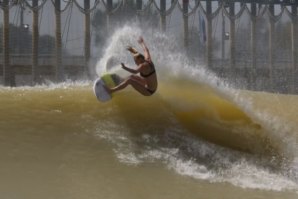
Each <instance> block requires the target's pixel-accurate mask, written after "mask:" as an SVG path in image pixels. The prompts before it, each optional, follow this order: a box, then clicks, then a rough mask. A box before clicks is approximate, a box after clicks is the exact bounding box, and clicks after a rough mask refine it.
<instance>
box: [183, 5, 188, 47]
mask: <svg viewBox="0 0 298 199" xmlns="http://www.w3.org/2000/svg"><path fill="white" fill-rule="evenodd" d="M188 5H189V0H183V26H184V46H185V47H186V48H187V47H188V16H186V14H187V13H188Z"/></svg>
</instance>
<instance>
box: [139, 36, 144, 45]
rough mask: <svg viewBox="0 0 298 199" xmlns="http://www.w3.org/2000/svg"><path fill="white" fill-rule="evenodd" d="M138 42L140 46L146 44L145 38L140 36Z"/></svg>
mask: <svg viewBox="0 0 298 199" xmlns="http://www.w3.org/2000/svg"><path fill="white" fill-rule="evenodd" d="M138 42H139V44H142V43H144V39H143V37H142V36H140V37H139V39H138Z"/></svg>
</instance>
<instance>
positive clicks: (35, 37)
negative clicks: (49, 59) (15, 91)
mask: <svg viewBox="0 0 298 199" xmlns="http://www.w3.org/2000/svg"><path fill="white" fill-rule="evenodd" d="M32 6H33V7H37V6H38V0H33V1H32ZM32 21H33V27H32V83H33V84H34V83H36V82H39V79H38V77H39V74H38V39H39V31H38V10H37V9H34V10H33V19H32Z"/></svg>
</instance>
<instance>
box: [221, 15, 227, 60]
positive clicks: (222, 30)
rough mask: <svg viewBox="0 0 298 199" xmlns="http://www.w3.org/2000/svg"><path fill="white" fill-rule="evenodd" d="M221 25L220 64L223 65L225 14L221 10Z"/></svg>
mask: <svg viewBox="0 0 298 199" xmlns="http://www.w3.org/2000/svg"><path fill="white" fill-rule="evenodd" d="M221 17H222V27H221V64H222V66H224V61H225V43H226V40H225V37H226V36H225V35H226V21H225V15H224V12H223V11H222V15H221Z"/></svg>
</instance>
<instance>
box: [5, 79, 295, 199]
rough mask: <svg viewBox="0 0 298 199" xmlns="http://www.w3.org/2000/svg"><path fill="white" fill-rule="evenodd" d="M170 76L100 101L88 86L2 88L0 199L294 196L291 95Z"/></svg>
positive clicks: (83, 84)
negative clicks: (225, 88)
mask: <svg viewBox="0 0 298 199" xmlns="http://www.w3.org/2000/svg"><path fill="white" fill-rule="evenodd" d="M175 81H176V80H175ZM175 81H174V80H173V81H171V82H170V83H169V82H163V83H161V85H160V90H159V92H158V93H157V94H156V95H155V96H153V97H152V98H150V99H149V98H145V97H142V96H139V95H138V94H136V93H135V92H134V91H133V90H131V89H128V90H126V91H123V92H121V93H118V94H117V95H115V96H114V98H113V100H112V101H110V102H108V103H105V104H102V103H99V102H97V101H96V98H95V97H94V95H93V93H92V89H91V87H92V86H91V85H90V84H89V83H74V84H71V83H69V84H60V85H52V86H40V87H33V88H30V87H28V88H25V87H21V88H15V89H10V88H1V89H0V104H1V106H0V118H1V121H0V122H1V125H0V163H1V164H0V176H1V178H0V194H1V198H4V199H11V198H13V199H24V198H25V199H27V198H28V199H34V198H36V199H37V198H38V199H39V198H44V199H50V198H61V199H68V198H69V199H75V198H78V199H82V198H84V199H92V198H116V199H118V198H119V199H120V198H121V199H123V198H129V199H131V198H163V199H164V198H171V199H173V198H179V199H181V198H214V199H215V198H216V199H217V198H227V199H231V198H235V199H236V198H237V199H238V198H244V199H245V198H258V199H259V198H260V199H263V198H264V199H269V198H270V199H272V198H276V199H277V198H278V199H280V198H288V199H295V198H297V197H298V183H297V182H298V180H297V173H298V172H297V170H296V169H297V162H295V161H296V159H295V158H296V156H295V155H296V151H295V149H296V148H295V147H296V146H295V144H296V143H297V132H298V128H297V124H298V122H297V118H298V117H297V110H296V109H297V107H298V106H297V99H298V97H297V96H290V95H278V94H268V93H257V92H247V91H241V92H238V91H237V92H236V91H233V92H232V91H231V93H234V94H231V95H229V96H228V95H225V96H223V95H222V94H220V92H217V91H214V90H212V89H209V88H208V87H206V86H204V85H200V84H194V83H193V82H192V83H185V84H181V83H179V84H178V83H176V84H175ZM173 84H174V85H175V86H173ZM190 85H193V86H190ZM179 86H181V87H179ZM182 88H184V89H182ZM186 88H187V89H186ZM181 90H183V92H182V91H181ZM178 91H179V92H178ZM245 100H246V101H245ZM289 105H290V107H291V108H289ZM284 137H287V138H288V139H282V138H284ZM289 140H290V141H289Z"/></svg>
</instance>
